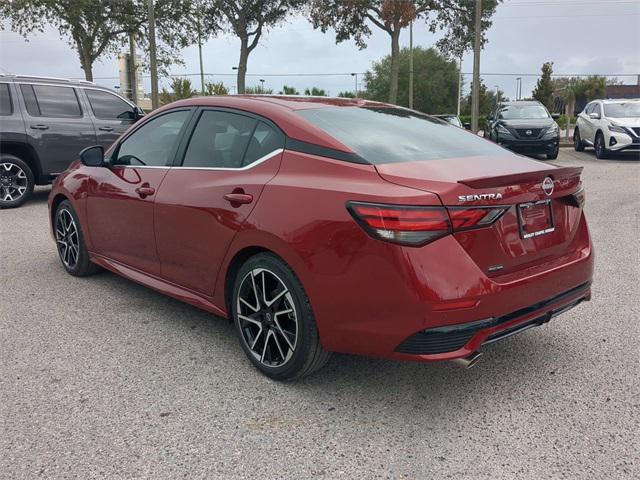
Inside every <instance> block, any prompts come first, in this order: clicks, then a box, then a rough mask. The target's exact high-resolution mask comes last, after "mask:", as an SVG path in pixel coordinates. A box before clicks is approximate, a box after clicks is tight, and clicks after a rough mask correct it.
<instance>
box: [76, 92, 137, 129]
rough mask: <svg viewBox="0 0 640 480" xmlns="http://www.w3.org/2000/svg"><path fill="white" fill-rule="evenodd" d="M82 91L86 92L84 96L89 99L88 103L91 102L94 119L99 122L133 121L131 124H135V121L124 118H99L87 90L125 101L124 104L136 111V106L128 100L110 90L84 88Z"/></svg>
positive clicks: (90, 106)
mask: <svg viewBox="0 0 640 480" xmlns="http://www.w3.org/2000/svg"><path fill="white" fill-rule="evenodd" d="M82 90H85V92H84V94H85V96H86V97H87V102H89V110H90V111H91V115H92V116H93V118H96V119H98V120H113V121H122V120H131V122H132V123H133V119H124V118H105V117H99V116H98V115H97V114H96V111H95V109H94V108H93V104H92V103H91V98H90V97H89V94H88V93H87V90H93V91H96V92H102V93H107V94H109V95H111V96H112V97H116V98H117V99H118V100H121V101H123V102H124V103H126V104H127V105H129V107H131V108H132V109H133V110H134V111H135V109H136V108H137V107H136V106H135V105H133V103H131V102H129V101H127V99H126V98H124V97H121V96H120V95H118V94H117V93H115V92H112V91H110V90H103V89H102V88H91V87H82Z"/></svg>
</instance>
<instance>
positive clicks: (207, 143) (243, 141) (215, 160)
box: [182, 110, 258, 168]
mask: <svg viewBox="0 0 640 480" xmlns="http://www.w3.org/2000/svg"><path fill="white" fill-rule="evenodd" d="M257 123H258V122H257V120H256V119H254V118H251V117H247V116H245V115H240V114H236V113H230V112H222V111H217V110H205V111H204V112H202V115H200V119H199V120H198V124H197V125H196V128H195V129H194V131H193V135H192V136H191V140H190V141H189V146H188V147H187V151H186V152H185V155H184V161H183V162H182V166H183V167H191V168H241V167H242V165H243V158H244V156H245V152H246V151H247V147H248V145H249V141H250V140H252V135H253V133H254V129H255V127H256V124H257Z"/></svg>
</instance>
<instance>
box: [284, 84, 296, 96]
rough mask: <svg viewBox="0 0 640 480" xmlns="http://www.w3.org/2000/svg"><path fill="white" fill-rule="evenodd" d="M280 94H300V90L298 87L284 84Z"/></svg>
mask: <svg viewBox="0 0 640 480" xmlns="http://www.w3.org/2000/svg"><path fill="white" fill-rule="evenodd" d="M280 95H300V92H299V91H298V90H297V89H296V87H288V86H286V85H283V86H282V91H281V92H280Z"/></svg>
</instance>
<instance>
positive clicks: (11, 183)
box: [0, 75, 144, 208]
mask: <svg viewBox="0 0 640 480" xmlns="http://www.w3.org/2000/svg"><path fill="white" fill-rule="evenodd" d="M142 115H144V112H143V111H142V109H140V107H137V106H136V105H134V104H133V103H131V102H130V101H128V100H126V99H124V98H122V97H121V96H120V95H118V94H117V93H115V92H113V91H111V90H109V89H107V88H103V87H99V86H97V85H95V84H94V83H92V82H86V81H82V80H80V81H74V80H65V79H59V78H47V77H28V76H18V75H0V208H10V207H18V206H20V205H22V204H23V203H24V202H25V201H26V200H27V199H28V198H29V196H30V195H31V193H32V192H33V187H34V186H35V185H46V184H48V183H51V181H52V179H53V178H55V176H56V175H58V174H60V173H61V172H63V171H64V170H65V169H66V168H67V167H68V166H69V164H70V163H71V162H72V161H73V160H75V159H76V158H78V153H79V152H80V150H82V149H83V148H85V147H88V146H90V145H96V144H99V145H103V146H104V147H105V149H106V148H107V147H108V146H109V145H111V143H113V142H114V141H115V140H116V139H117V138H118V137H119V136H120V135H121V134H122V133H123V132H124V131H125V130H126V129H127V128H128V127H129V126H130V125H131V124H132V123H133V122H135V121H136V120H138V119H139V118H140V117H141V116H142Z"/></svg>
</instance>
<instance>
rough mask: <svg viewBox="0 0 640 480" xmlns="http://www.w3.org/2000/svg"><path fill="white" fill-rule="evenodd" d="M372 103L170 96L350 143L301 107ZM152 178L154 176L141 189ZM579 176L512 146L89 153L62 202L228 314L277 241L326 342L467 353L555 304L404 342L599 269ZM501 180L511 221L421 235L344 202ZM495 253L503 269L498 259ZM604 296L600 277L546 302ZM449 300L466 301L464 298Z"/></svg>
mask: <svg viewBox="0 0 640 480" xmlns="http://www.w3.org/2000/svg"><path fill="white" fill-rule="evenodd" d="M363 104H365V103H364V102H363V101H361V100H352V101H347V100H335V99H333V100H332V99H327V100H319V99H307V100H306V101H303V100H298V99H290V98H273V97H209V98H206V99H205V98H198V99H192V100H187V101H181V102H177V103H176V104H172V105H170V106H168V107H164V108H163V109H160V111H163V110H166V109H167V108H174V107H176V106H185V105H190V106H191V105H193V106H196V105H206V106H216V107H225V108H234V109H238V110H244V111H248V112H251V113H253V114H257V115H260V116H263V117H265V118H268V119H270V120H271V121H273V122H274V123H275V124H276V125H278V126H279V127H280V128H281V129H282V131H283V132H284V133H285V134H286V135H287V137H289V138H292V139H296V140H301V141H305V142H308V143H310V144H313V145H318V146H322V147H327V148H332V149H335V150H339V151H343V152H351V151H350V149H349V148H347V147H346V146H345V145H343V144H342V143H340V142H338V141H337V140H335V139H334V138H332V137H331V136H329V135H328V134H327V133H325V132H323V131H322V130H319V129H318V128H316V127H314V126H313V125H311V124H310V123H308V122H306V121H305V120H304V119H302V118H301V117H299V116H298V115H297V114H296V113H295V109H298V108H317V107H326V106H327V105H332V106H335V107H336V108H340V107H341V106H343V105H363ZM366 105H371V102H367V103H366ZM378 105H383V104H378ZM155 115H156V113H154V114H152V115H149V116H147V117H145V119H144V120H143V121H141V122H139V124H136V125H135V126H134V127H133V130H135V129H136V128H139V126H140V125H141V124H144V123H145V122H146V121H149V119H151V118H153V117H154V116H155ZM125 136H126V134H125ZM546 176H551V177H552V178H553V179H554V181H555V191H554V192H553V194H552V195H551V197H550V198H551V199H552V211H553V217H554V221H555V224H556V230H555V231H554V232H553V233H550V234H546V235H542V236H539V237H534V238H530V239H523V238H521V236H520V235H519V230H518V221H517V218H516V207H515V205H516V204H519V203H523V202H531V201H537V200H541V199H544V198H547V197H546V196H545V194H544V193H543V191H542V189H541V188H540V184H541V181H542V179H543V178H544V177H546ZM461 180H464V182H465V183H460V181H461ZM470 185H473V186H470ZM140 187H150V188H153V189H154V190H155V191H154V193H153V194H152V195H148V196H146V197H145V198H141V196H140V194H139V193H138V192H136V189H139V188H140ZM579 188H580V180H579V170H577V169H558V168H556V167H554V166H552V165H548V164H542V163H541V162H538V161H535V160H531V159H527V158H524V157H521V156H517V155H513V154H509V155H505V156H500V157H497V158H492V157H471V158H455V159H444V160H429V161H424V162H422V161H419V162H406V163H390V164H383V165H376V166H374V165H363V164H356V163H348V162H345V161H342V160H335V159H331V158H326V157H321V156H316V155H313V154H307V153H300V152H296V151H292V150H287V149H285V150H284V152H282V153H279V154H277V155H274V156H273V157H271V158H269V159H268V160H266V161H264V162H263V163H260V164H259V165H256V166H255V167H254V168H251V169H248V170H244V171H204V170H188V169H180V168H168V167H167V168H158V169H142V168H140V169H136V168H131V167H129V168H124V169H123V168H118V167H113V168H95V167H86V166H84V165H82V164H80V162H76V163H74V164H72V166H71V167H70V168H69V170H68V171H67V172H65V173H64V174H62V175H61V176H60V177H59V178H58V179H57V181H56V182H55V185H54V188H53V191H52V193H51V197H50V207H51V208H55V205H57V203H58V202H59V201H61V200H62V199H64V198H68V199H70V200H71V202H72V203H73V206H74V208H75V209H76V211H77V213H78V215H79V218H80V222H81V226H82V229H83V231H84V232H85V237H86V242H87V247H88V249H89V250H90V253H91V258H92V260H93V261H94V262H96V263H98V264H100V265H102V266H104V267H106V268H108V269H110V270H112V271H115V272H116V273H119V274H121V275H123V276H125V277H128V278H130V279H132V280H134V281H137V282H140V283H142V284H145V285H147V286H149V287H151V288H154V289H156V290H159V291H161V292H163V293H165V294H167V295H170V296H172V297H175V298H178V299H180V300H183V301H186V302H188V303H191V304H194V305H196V306H199V307H201V308H204V309H206V310H208V311H210V312H213V313H215V314H218V315H223V316H225V315H226V314H227V300H226V295H228V294H229V291H228V285H227V279H228V274H229V272H230V266H231V265H232V263H233V261H234V258H236V256H237V255H238V254H240V255H242V252H243V251H245V249H256V248H259V249H264V250H269V251H271V252H274V253H275V254H277V255H278V256H280V257H281V258H282V259H283V260H284V261H285V262H286V263H287V264H289V265H290V266H291V268H292V269H293V270H294V272H295V273H296V275H297V276H298V278H299V279H300V281H301V283H302V285H303V286H304V288H305V291H306V293H307V295H308V297H309V299H310V301H311V305H312V308H313V311H314V314H315V318H316V322H317V324H318V328H319V331H320V336H321V339H322V343H323V346H324V348H325V349H327V350H329V351H336V352H345V353H355V354H362V355H372V356H379V357H387V358H397V359H405V360H419V361H426V360H442V359H450V358H458V357H464V356H467V355H468V354H469V353H471V352H473V351H474V350H475V349H477V348H478V347H479V346H480V345H481V344H482V343H483V341H484V340H485V339H486V338H487V336H489V335H491V334H492V333H495V332H496V331H498V330H501V329H505V328H508V327H510V326H512V325H513V324H518V323H520V322H523V321H526V320H527V319H529V318H533V317H535V316H537V315H540V314H541V313H542V312H543V311H541V310H535V311H531V312H528V313H527V314H526V315H523V316H519V317H518V318H516V319H514V320H513V321H512V322H509V323H504V324H502V325H500V326H498V327H493V328H488V329H485V330H482V331H480V332H478V333H477V334H475V335H474V336H473V338H472V339H471V340H470V341H469V342H467V344H466V345H465V346H464V347H463V348H461V349H458V350H455V351H453V352H446V353H440V354H431V355H409V354H404V353H397V352H395V349H396V347H398V345H399V344H400V343H401V342H403V340H405V339H406V338H407V337H409V336H411V335H413V334H415V333H416V332H419V331H421V330H424V329H429V328H433V327H439V326H446V325H454V324H459V323H466V322H472V321H476V320H480V319H486V318H490V317H500V316H503V315H506V314H509V313H511V312H514V311H517V310H519V309H522V308H525V307H528V306H531V305H534V304H536V303H538V302H541V301H543V300H545V299H549V298H551V297H554V296H555V295H558V294H559V293H561V292H565V291H567V290H570V289H572V288H575V287H577V286H579V285H583V284H586V283H587V282H590V281H591V278H592V274H593V255H592V248H591V242H590V237H589V232H588V228H587V224H586V220H585V218H584V213H583V211H582V209H581V208H580V207H578V206H575V205H573V204H571V203H570V201H569V199H570V197H571V194H573V193H575V192H576V191H577V190H578V189H579ZM488 190H489V191H491V192H496V193H498V192H499V193H501V194H502V196H503V198H502V199H501V200H499V201H495V200H481V201H476V202H471V204H475V205H509V206H510V208H509V210H508V211H507V212H506V213H505V214H504V215H503V216H502V217H501V218H500V219H499V220H498V221H497V222H496V223H494V224H493V225H491V226H489V227H485V228H480V229H475V230H469V231H463V232H457V233H454V234H449V235H446V236H444V237H443V238H440V239H438V240H436V241H434V242H432V243H429V244H427V245H424V246H422V247H407V246H401V245H395V244H391V243H386V242H383V241H380V240H378V239H374V238H372V237H370V236H369V235H368V234H367V233H366V232H365V231H364V230H363V228H362V227H361V226H360V225H358V223H356V222H355V221H354V219H353V218H352V216H351V215H350V214H349V212H348V211H347V209H346V206H345V205H346V203H347V202H349V201H360V202H375V203H385V204H395V205H433V206H441V205H445V206H459V205H460V203H459V200H458V197H459V196H460V195H469V194H474V193H479V192H486V191H488ZM228 194H234V195H240V197H236V196H234V197H233V198H236V199H238V198H239V199H240V202H236V201H234V202H230V201H229V200H228V199H225V198H224V197H225V195H228ZM248 196H250V197H248ZM244 200H247V201H250V203H242V202H244ZM496 264H501V265H503V268H502V269H501V270H500V271H499V272H494V273H489V270H488V269H489V267H491V266H493V265H496ZM589 296H590V291H589V287H585V288H584V289H582V290H579V291H576V292H575V293H573V294H572V295H570V296H568V297H565V298H563V299H562V300H560V301H558V302H556V303H552V304H549V305H546V306H545V307H544V311H548V310H551V309H553V308H556V307H559V306H562V305H565V304H569V303H571V302H572V301H574V300H578V299H588V298H589ZM461 301H462V304H460V303H459V302H461ZM449 303H450V305H451V306H453V307H456V306H459V305H462V307H461V308H453V309H451V308H449V306H450V305H449Z"/></svg>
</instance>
